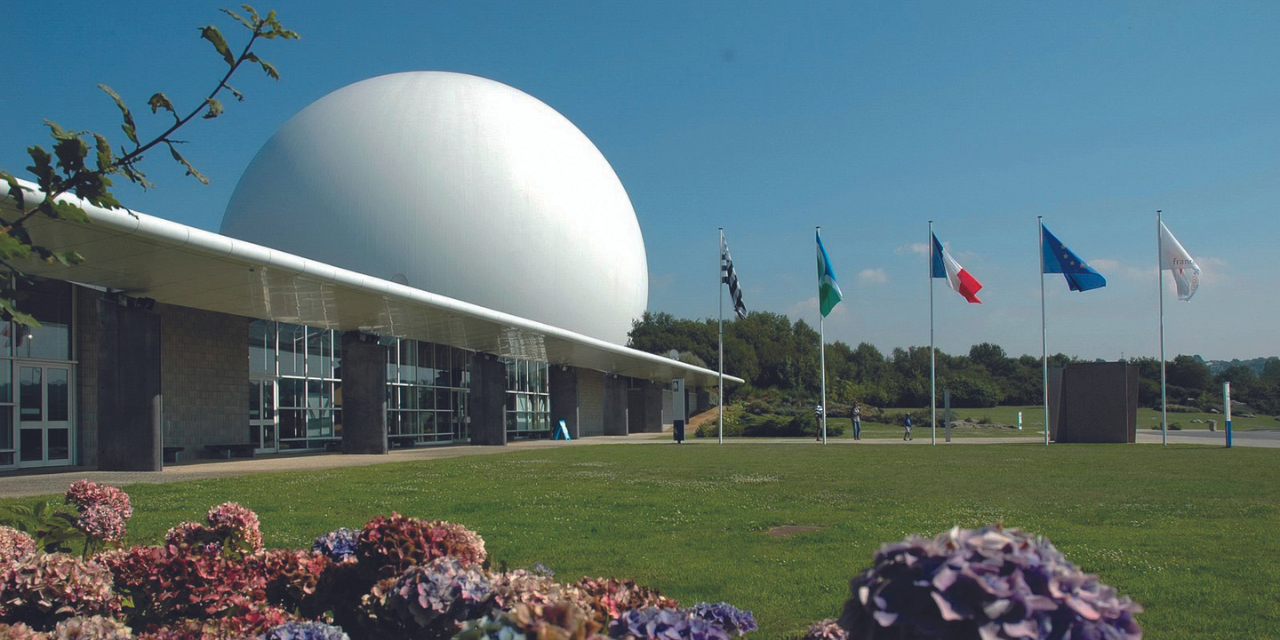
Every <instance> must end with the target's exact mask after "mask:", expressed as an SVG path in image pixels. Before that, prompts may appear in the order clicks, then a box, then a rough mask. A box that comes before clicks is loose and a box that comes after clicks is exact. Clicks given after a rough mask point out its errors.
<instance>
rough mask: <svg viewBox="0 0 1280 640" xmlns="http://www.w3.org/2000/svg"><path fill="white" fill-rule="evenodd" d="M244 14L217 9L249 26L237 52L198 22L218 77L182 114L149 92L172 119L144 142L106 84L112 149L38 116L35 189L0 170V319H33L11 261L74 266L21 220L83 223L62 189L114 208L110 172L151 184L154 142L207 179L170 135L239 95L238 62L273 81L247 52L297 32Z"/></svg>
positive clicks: (272, 17) (74, 256) (30, 151)
mask: <svg viewBox="0 0 1280 640" xmlns="http://www.w3.org/2000/svg"><path fill="white" fill-rule="evenodd" d="M241 7H242V9H243V10H244V12H245V14H247V15H241V14H240V13H237V12H235V11H233V10H231V9H222V12H223V13H225V14H227V15H228V16H230V17H231V19H233V20H235V21H236V22H238V23H240V25H241V26H243V27H244V28H245V29H247V30H248V31H249V39H248V41H247V42H246V43H245V45H244V47H243V48H242V49H241V50H240V53H239V55H236V54H234V53H232V50H231V46H230V45H229V44H228V43H227V39H226V38H225V37H224V36H223V35H222V32H221V31H220V30H219V29H218V28H217V27H215V26H213V25H206V26H203V27H200V37H201V39H204V40H207V41H209V43H210V44H211V45H213V48H214V50H215V51H217V53H218V54H219V55H220V56H221V57H222V59H223V60H224V61H225V62H226V63H227V70H226V73H225V74H223V76H222V78H221V79H220V80H218V83H217V84H216V85H215V86H214V87H213V90H212V91H210V92H209V93H208V94H207V95H206V96H205V97H204V98H203V99H202V100H201V101H200V102H199V104H198V105H197V106H195V107H194V108H192V109H191V110H190V111H187V112H185V114H183V113H180V112H179V111H178V108H177V107H176V106H175V105H174V102H173V101H172V100H170V99H169V97H168V96H166V95H165V94H163V93H155V94H153V95H152V96H151V98H150V99H148V100H147V105H148V106H149V107H150V108H151V113H152V114H153V115H154V114H159V112H160V111H161V110H164V111H167V112H168V113H169V115H170V116H172V117H173V122H172V123H171V124H169V125H168V127H167V128H166V129H165V130H164V131H163V132H161V133H160V134H158V135H155V136H153V137H152V138H151V139H149V140H147V141H145V142H144V141H142V140H141V139H140V138H139V137H138V126H137V123H136V122H135V120H134V117H133V112H132V111H130V109H129V107H128V106H127V105H126V104H125V101H124V99H123V98H121V97H120V95H119V94H118V93H116V92H115V90H113V89H112V88H111V87H109V86H107V85H105V84H99V85H98V88H99V89H101V90H102V91H103V92H104V93H106V94H107V95H108V96H110V97H111V99H112V101H114V102H115V104H116V107H118V108H119V109H120V115H121V118H122V120H123V122H122V123H121V125H120V129H121V131H123V132H124V135H125V137H126V138H128V141H129V145H128V146H127V145H120V147H119V148H118V150H116V149H114V148H113V147H112V144H111V141H110V140H109V139H108V138H107V137H106V136H104V135H102V134H100V133H96V132H92V131H72V130H67V129H63V128H62V127H60V126H58V125H57V124H56V123H54V122H52V121H50V120H45V121H44V124H45V126H46V127H48V128H49V134H50V136H51V137H52V138H53V152H52V153H50V152H49V151H46V150H45V149H44V147H42V146H40V145H38V144H37V145H32V146H30V147H28V148H27V155H29V156H30V157H31V166H28V167H27V168H26V169H27V171H28V172H29V173H30V175H31V176H33V177H34V181H33V182H34V184H35V186H36V189H32V188H30V187H27V186H24V185H23V184H22V183H20V182H18V179H17V178H16V177H15V176H14V175H13V173H11V172H9V171H5V170H3V169H0V180H3V181H4V182H5V183H7V184H8V187H9V188H8V194H9V197H10V198H12V199H13V201H14V203H15V204H16V207H15V208H16V210H17V215H16V217H15V218H13V219H12V220H10V219H8V217H7V216H0V278H2V279H3V282H0V320H4V321H10V320H12V321H15V322H18V323H20V324H24V325H38V324H39V323H38V322H37V321H36V319H35V318H34V317H32V316H31V315H29V314H26V313H23V312H22V311H20V310H19V309H18V304H17V298H18V292H17V285H18V281H20V280H24V279H26V278H27V276H26V275H25V274H24V273H23V271H22V269H21V268H19V267H18V266H17V264H16V262H17V261H18V260H23V259H28V258H31V257H35V258H38V259H40V260H43V261H45V262H49V263H58V264H63V265H67V266H70V265H76V264H80V263H82V262H84V256H81V255H80V254H79V253H78V252H76V251H53V250H50V249H48V248H46V247H44V246H42V245H40V244H37V243H35V242H34V241H33V240H32V238H31V234H30V233H29V231H28V229H27V226H26V225H27V222H28V221H30V220H31V219H32V218H33V217H35V216H37V215H42V216H46V217H48V218H53V219H57V220H70V221H74V222H81V223H87V222H89V221H90V220H89V216H88V215H87V214H86V213H85V212H84V210H83V209H81V208H80V206H79V205H77V204H76V203H75V201H72V200H69V199H66V198H61V196H63V195H66V194H72V195H75V196H77V197H79V198H80V199H81V200H83V201H84V202H88V203H90V204H92V205H95V206H98V207H102V208H104V209H113V208H121V205H120V202H119V201H118V200H116V197H115V196H114V195H112V193H111V187H112V186H113V185H114V182H113V180H112V178H113V177H115V176H123V178H124V179H125V180H128V181H129V182H132V183H134V184H136V185H138V186H140V187H142V188H143V189H149V188H151V187H153V186H155V185H153V184H152V183H151V182H150V181H148V180H147V177H146V174H145V173H144V172H143V171H142V169H141V168H140V167H139V165H140V163H141V162H142V160H143V158H144V156H145V154H146V153H147V152H148V151H151V150H152V149H155V148H157V147H161V146H163V147H165V148H167V149H168V150H169V155H170V156H171V157H172V158H173V160H174V161H175V162H177V163H179V164H181V165H182V166H183V167H184V168H185V169H186V172H187V175H189V176H192V177H194V178H195V179H196V180H199V181H200V182H201V183H202V184H208V183H209V179H208V178H206V177H205V176H204V175H202V174H201V173H200V172H199V171H198V170H196V168H195V166H193V165H192V164H191V162H190V161H188V160H187V159H186V157H184V156H183V155H182V153H180V152H179V151H178V146H179V145H181V144H184V141H183V140H178V139H176V138H174V137H173V136H174V134H176V133H177V132H178V131H179V130H180V129H181V128H182V127H184V126H186V125H187V124H189V123H190V122H191V121H192V120H194V119H195V118H196V117H197V116H199V117H200V118H202V119H213V118H217V117H218V116H220V115H222V113H223V111H224V107H223V104H222V101H221V100H219V96H220V95H222V94H223V93H224V92H227V93H230V94H231V95H232V96H234V97H235V98H236V100H237V101H241V102H243V101H244V94H242V93H240V91H238V90H236V88H235V87H233V86H231V84H230V80H231V78H232V76H234V75H235V74H236V72H237V71H239V70H240V68H241V67H242V66H243V65H245V64H250V65H254V64H256V65H258V66H259V67H261V68H262V71H263V72H264V73H266V74H267V76H268V77H270V78H271V79H273V80H279V79H280V74H279V72H277V71H276V68H275V66H273V65H272V64H271V63H270V62H267V61H266V60H263V59H262V58H260V57H258V55H257V54H256V53H254V51H253V47H254V45H256V44H258V41H259V40H276V39H283V40H294V39H297V38H298V34H297V33H296V32H294V31H290V30H289V29H285V28H284V27H283V26H282V25H281V24H280V21H279V19H278V18H277V17H276V12H275V11H269V12H268V13H267V14H266V15H265V16H263V15H260V14H259V13H258V12H257V11H256V10H254V8H253V7H251V6H249V5H247V4H246V5H241Z"/></svg>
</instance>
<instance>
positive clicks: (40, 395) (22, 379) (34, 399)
mask: <svg viewBox="0 0 1280 640" xmlns="http://www.w3.org/2000/svg"><path fill="white" fill-rule="evenodd" d="M20 369H21V372H20V373H19V380H18V384H19V391H18V393H19V396H20V397H19V403H18V404H19V406H20V407H21V409H20V410H19V412H18V414H19V416H21V420H22V421H23V422H40V421H43V420H44V385H43V384H42V376H41V370H40V369H38V368H36V367H20ZM23 459H24V460H25V459H26V458H25V457H24V458H23Z"/></svg>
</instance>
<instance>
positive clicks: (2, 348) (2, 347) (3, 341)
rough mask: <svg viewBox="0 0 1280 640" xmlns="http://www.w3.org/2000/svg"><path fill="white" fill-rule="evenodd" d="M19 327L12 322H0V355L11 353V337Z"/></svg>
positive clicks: (15, 334)
mask: <svg viewBox="0 0 1280 640" xmlns="http://www.w3.org/2000/svg"><path fill="white" fill-rule="evenodd" d="M20 329H21V327H19V326H18V325H15V324H13V323H12V322H4V323H0V356H11V355H13V339H14V337H15V336H17V335H18V331H19V330H20Z"/></svg>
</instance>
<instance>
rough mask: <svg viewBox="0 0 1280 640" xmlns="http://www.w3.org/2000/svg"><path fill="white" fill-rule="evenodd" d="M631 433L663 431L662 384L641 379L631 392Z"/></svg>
mask: <svg viewBox="0 0 1280 640" xmlns="http://www.w3.org/2000/svg"><path fill="white" fill-rule="evenodd" d="M630 405H631V433H662V385H660V384H656V383H653V382H649V381H639V388H638V389H632V390H631V392H630Z"/></svg>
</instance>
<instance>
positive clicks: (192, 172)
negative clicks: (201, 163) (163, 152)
mask: <svg viewBox="0 0 1280 640" xmlns="http://www.w3.org/2000/svg"><path fill="white" fill-rule="evenodd" d="M166 144H168V145H169V153H170V154H172V155H173V159H174V160H177V161H178V162H179V163H181V164H182V166H184V167H186V168H187V175H189V176H191V177H193V178H195V179H196V180H199V181H200V184H209V179H208V178H206V177H204V175H203V174H201V173H200V172H199V171H196V168H195V167H193V166H191V163H190V162H187V159H186V158H184V157H182V154H181V153H178V149H177V148H175V147H174V146H173V144H172V143H166Z"/></svg>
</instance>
